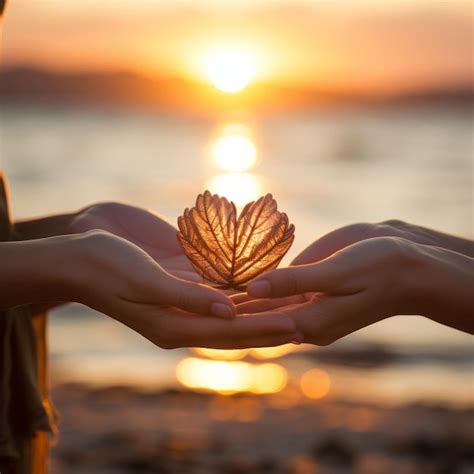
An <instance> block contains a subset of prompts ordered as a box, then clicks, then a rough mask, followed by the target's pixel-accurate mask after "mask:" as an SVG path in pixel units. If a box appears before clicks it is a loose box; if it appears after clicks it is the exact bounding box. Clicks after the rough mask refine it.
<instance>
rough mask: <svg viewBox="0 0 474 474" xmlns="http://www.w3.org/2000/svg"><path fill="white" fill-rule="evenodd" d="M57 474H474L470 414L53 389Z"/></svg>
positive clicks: (284, 399)
mask: <svg viewBox="0 0 474 474" xmlns="http://www.w3.org/2000/svg"><path fill="white" fill-rule="evenodd" d="M53 397H54V401H55V404H56V407H57V409H59V411H60V414H61V415H60V430H61V433H60V435H59V439H58V441H59V442H58V443H57V445H56V447H54V448H53V449H52V469H51V474H62V473H66V472H67V473H69V474H99V473H100V474H109V473H110V474H121V473H123V474H127V473H150V474H151V473H154V474H159V473H163V474H244V473H245V474H247V473H248V474H270V473H272V474H273V473H274V474H322V473H323V474H353V473H354V474H355V473H357V474H358V473H360V474H395V473H396V474H449V473H451V474H470V473H472V471H473V468H474V459H473V446H472V439H474V423H473V422H474V412H473V411H472V409H468V408H453V407H448V406H446V405H441V404H427V403H424V404H422V403H419V404H407V405H401V406H398V407H386V406H382V405H377V404H366V403H360V402H359V403H356V402H353V401H347V400H342V399H336V398H332V397H330V396H329V397H327V398H325V399H323V400H309V399H299V400H296V399H294V398H293V399H292V398H291V397H289V396H288V394H285V392H282V393H280V394H275V395H270V396H255V395H250V394H241V395H238V396H230V397H223V396H221V395H213V394H209V393H191V392H186V391H182V390H165V391H163V390H162V391H145V390H137V389H133V388H130V387H123V386H122V387H120V386H115V387H107V388H90V387H87V386H85V385H78V384H68V385H62V386H57V387H56V388H55V389H54V391H53Z"/></svg>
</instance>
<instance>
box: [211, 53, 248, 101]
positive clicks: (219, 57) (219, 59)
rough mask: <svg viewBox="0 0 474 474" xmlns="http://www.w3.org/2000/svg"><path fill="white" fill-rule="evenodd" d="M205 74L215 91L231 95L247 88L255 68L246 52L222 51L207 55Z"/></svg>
mask: <svg viewBox="0 0 474 474" xmlns="http://www.w3.org/2000/svg"><path fill="white" fill-rule="evenodd" d="M206 74H207V76H208V78H209V79H210V81H211V82H212V84H214V86H215V87H216V88H217V89H219V90H220V91H222V92H227V93H230V94H232V93H235V92H239V91H241V90H242V89H245V87H247V85H248V84H249V82H250V81H251V80H252V78H253V76H254V74H255V67H254V62H253V60H252V57H251V55H250V54H248V53H247V52H245V51H241V50H237V49H224V50H219V51H215V52H213V53H211V54H209V56H208V58H207V61H206Z"/></svg>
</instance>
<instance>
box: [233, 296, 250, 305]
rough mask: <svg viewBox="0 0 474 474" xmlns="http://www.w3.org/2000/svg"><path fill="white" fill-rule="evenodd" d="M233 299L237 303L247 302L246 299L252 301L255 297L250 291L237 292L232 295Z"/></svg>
mask: <svg viewBox="0 0 474 474" xmlns="http://www.w3.org/2000/svg"><path fill="white" fill-rule="evenodd" d="M231 299H232V301H233V302H234V303H235V304H241V303H245V302H246V301H252V300H253V298H252V297H251V296H250V295H249V294H248V293H237V294H235V295H232V296H231Z"/></svg>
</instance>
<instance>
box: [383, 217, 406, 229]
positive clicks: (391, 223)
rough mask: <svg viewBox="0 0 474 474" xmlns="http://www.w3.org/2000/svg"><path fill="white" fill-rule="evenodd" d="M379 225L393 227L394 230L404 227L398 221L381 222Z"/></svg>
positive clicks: (402, 223) (401, 222)
mask: <svg viewBox="0 0 474 474" xmlns="http://www.w3.org/2000/svg"><path fill="white" fill-rule="evenodd" d="M381 224H382V225H386V226H389V227H395V228H400V227H403V226H404V225H405V223H404V222H403V221H401V220H400V219H388V220H386V221H383V222H381Z"/></svg>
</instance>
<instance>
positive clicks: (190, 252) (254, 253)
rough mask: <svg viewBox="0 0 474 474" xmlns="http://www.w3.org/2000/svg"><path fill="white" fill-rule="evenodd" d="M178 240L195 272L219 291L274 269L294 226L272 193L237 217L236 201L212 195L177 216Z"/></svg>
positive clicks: (240, 288) (242, 286)
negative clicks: (278, 207)
mask: <svg viewBox="0 0 474 474" xmlns="http://www.w3.org/2000/svg"><path fill="white" fill-rule="evenodd" d="M178 227H179V232H178V239H179V242H180V243H181V246H182V247H183V249H184V252H185V253H186V255H187V257H188V258H189V260H190V261H191V263H192V265H193V267H194V269H195V270H196V271H197V272H198V273H199V274H200V275H201V276H202V277H203V278H205V279H206V280H209V281H211V282H214V283H216V284H217V287H218V288H221V289H230V288H235V289H238V290H243V289H244V288H245V286H244V285H245V284H246V283H247V282H248V281H250V280H251V279H252V278H255V277H256V276H257V275H260V274H261V273H263V272H265V271H268V270H272V269H273V268H275V267H276V266H277V265H278V264H279V263H280V260H281V259H282V258H283V256H284V255H285V253H286V252H287V251H288V249H289V248H290V246H291V244H292V242H293V239H294V230H295V227H294V225H293V224H291V225H290V224H289V223H288V217H287V215H286V214H285V213H283V212H279V211H278V210H277V203H276V201H275V200H274V199H273V197H272V195H271V194H267V195H266V196H264V197H261V198H260V199H258V200H257V201H252V202H249V203H248V204H247V205H246V206H245V207H244V208H243V209H242V212H241V213H240V215H239V216H238V217H237V210H236V208H235V204H234V203H233V202H229V201H228V200H227V199H226V198H224V197H219V196H217V195H216V194H214V195H211V193H210V192H209V191H205V192H204V194H199V196H198V197H197V199H196V205H195V207H193V208H191V209H185V211H184V215H183V216H181V217H179V218H178Z"/></svg>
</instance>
